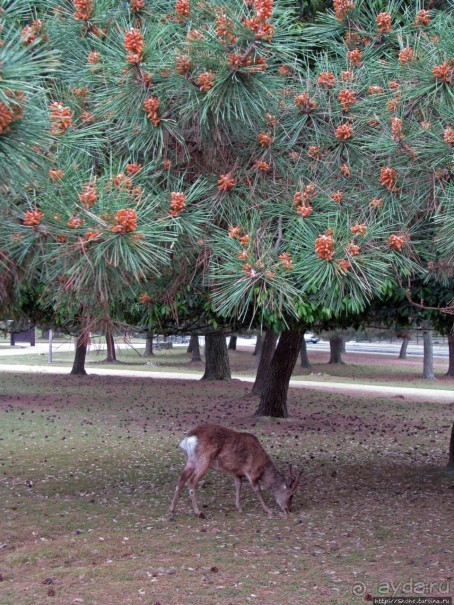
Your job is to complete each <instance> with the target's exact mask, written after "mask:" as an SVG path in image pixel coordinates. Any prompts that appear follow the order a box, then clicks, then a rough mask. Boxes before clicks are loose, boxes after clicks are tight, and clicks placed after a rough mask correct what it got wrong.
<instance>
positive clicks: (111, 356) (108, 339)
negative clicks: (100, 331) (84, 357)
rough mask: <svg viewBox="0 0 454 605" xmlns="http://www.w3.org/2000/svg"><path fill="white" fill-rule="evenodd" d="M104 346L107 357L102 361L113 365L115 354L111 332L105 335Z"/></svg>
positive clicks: (115, 358) (115, 359)
mask: <svg viewBox="0 0 454 605" xmlns="http://www.w3.org/2000/svg"><path fill="white" fill-rule="evenodd" d="M106 345H107V357H106V358H105V360H104V361H106V362H108V363H109V362H110V363H115V362H116V361H117V354H116V352H115V340H114V337H113V335H112V332H107V334H106Z"/></svg>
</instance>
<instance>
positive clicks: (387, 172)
mask: <svg viewBox="0 0 454 605" xmlns="http://www.w3.org/2000/svg"><path fill="white" fill-rule="evenodd" d="M396 182H397V171H396V170H395V169H394V168H382V169H381V170H380V184H381V185H383V187H386V189H388V191H394V190H395V189H396Z"/></svg>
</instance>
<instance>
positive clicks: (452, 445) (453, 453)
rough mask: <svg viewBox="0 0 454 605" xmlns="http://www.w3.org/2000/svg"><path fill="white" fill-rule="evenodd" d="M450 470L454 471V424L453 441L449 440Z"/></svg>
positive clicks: (453, 428)
mask: <svg viewBox="0 0 454 605" xmlns="http://www.w3.org/2000/svg"><path fill="white" fill-rule="evenodd" d="M448 468H452V469H454V422H453V423H452V429H451V439H450V440H449V458H448Z"/></svg>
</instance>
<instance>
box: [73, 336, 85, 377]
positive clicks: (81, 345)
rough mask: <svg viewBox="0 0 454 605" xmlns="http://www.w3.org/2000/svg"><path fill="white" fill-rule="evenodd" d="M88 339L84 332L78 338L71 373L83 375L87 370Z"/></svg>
mask: <svg viewBox="0 0 454 605" xmlns="http://www.w3.org/2000/svg"><path fill="white" fill-rule="evenodd" d="M87 347H88V341H87V337H86V336H85V335H84V334H82V335H81V336H79V337H78V339H77V344H76V354H75V355H74V362H73V367H72V370H71V372H70V373H71V374H78V375H83V374H86V373H87V372H86V371H85V357H86V356H87Z"/></svg>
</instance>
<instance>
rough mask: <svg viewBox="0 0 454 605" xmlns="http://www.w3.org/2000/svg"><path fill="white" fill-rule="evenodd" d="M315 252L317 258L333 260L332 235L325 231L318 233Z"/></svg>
mask: <svg viewBox="0 0 454 605" xmlns="http://www.w3.org/2000/svg"><path fill="white" fill-rule="evenodd" d="M315 253H316V254H317V257H318V258H322V259H324V260H326V261H331V260H333V255H334V240H333V236H332V235H328V234H326V233H324V234H322V235H319V236H318V237H317V239H316V240H315Z"/></svg>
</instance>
